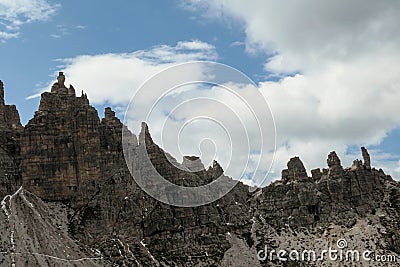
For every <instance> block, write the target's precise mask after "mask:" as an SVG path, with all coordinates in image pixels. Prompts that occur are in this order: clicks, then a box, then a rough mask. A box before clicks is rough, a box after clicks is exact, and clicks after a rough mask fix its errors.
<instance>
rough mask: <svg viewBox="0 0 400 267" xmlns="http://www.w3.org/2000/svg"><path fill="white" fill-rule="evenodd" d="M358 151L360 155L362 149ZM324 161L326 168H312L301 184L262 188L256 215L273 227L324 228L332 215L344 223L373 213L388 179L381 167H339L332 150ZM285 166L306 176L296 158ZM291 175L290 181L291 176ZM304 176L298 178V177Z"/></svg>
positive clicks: (377, 206)
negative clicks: (323, 170)
mask: <svg viewBox="0 0 400 267" xmlns="http://www.w3.org/2000/svg"><path fill="white" fill-rule="evenodd" d="M362 151H363V154H364V153H365V152H366V149H365V148H364V149H363V150H362ZM357 162H358V161H357ZM327 163H328V166H329V170H328V171H325V172H321V171H320V169H316V170H313V171H312V177H311V178H310V179H308V180H306V181H305V182H304V183H283V184H279V183H275V184H273V185H271V186H267V187H265V188H264V189H263V197H262V198H261V199H260V206H259V208H260V210H259V212H260V214H263V216H264V217H265V218H266V219H267V220H268V221H270V222H271V223H272V224H273V225H275V226H276V227H283V226H284V225H286V224H288V225H290V226H291V227H310V226H315V225H321V226H324V227H327V226H328V225H329V224H330V223H331V222H332V218H335V221H336V223H339V224H343V225H348V224H351V223H352V222H354V221H355V220H356V219H357V217H358V216H359V215H363V214H364V215H365V214H369V213H373V212H374V211H375V210H376V209H377V208H379V205H380V204H381V203H382V201H383V197H384V194H383V192H384V191H385V190H386V188H385V184H386V183H387V181H392V179H391V177H390V176H388V175H386V174H385V173H384V172H383V171H382V170H376V169H368V168H364V165H363V164H361V163H360V164H358V163H357V164H356V165H354V164H353V167H352V168H348V169H343V167H342V166H341V163H340V159H339V157H338V156H337V154H336V153H335V152H331V153H330V154H329V156H328V160H327ZM289 166H290V168H289V170H291V171H288V172H289V173H294V170H301V172H302V173H303V175H306V173H305V170H304V169H303V166H302V164H301V161H300V160H299V159H298V158H293V159H291V160H290V162H289V164H288V167H289ZM288 172H283V174H285V175H286V174H287V173H288ZM291 178H292V180H293V176H291ZM306 178H307V177H298V179H299V180H304V179H306ZM282 181H283V182H286V181H288V178H287V176H283V177H282ZM338 203H340V205H338Z"/></svg>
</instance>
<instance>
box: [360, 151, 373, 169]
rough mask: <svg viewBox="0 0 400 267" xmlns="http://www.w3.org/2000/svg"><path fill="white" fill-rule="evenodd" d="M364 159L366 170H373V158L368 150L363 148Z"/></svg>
mask: <svg viewBox="0 0 400 267" xmlns="http://www.w3.org/2000/svg"><path fill="white" fill-rule="evenodd" d="M361 152H362V157H363V159H364V165H365V167H366V168H368V169H370V168H371V157H370V156H369V153H368V150H367V149H366V148H365V147H361Z"/></svg>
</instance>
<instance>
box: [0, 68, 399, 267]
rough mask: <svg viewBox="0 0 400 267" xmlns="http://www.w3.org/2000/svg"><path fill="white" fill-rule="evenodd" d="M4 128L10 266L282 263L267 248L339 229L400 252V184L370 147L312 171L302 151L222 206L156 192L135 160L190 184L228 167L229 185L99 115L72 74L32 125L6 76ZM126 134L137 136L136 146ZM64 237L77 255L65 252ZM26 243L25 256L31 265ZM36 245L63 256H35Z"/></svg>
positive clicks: (4, 232) (0, 160)
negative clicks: (190, 204) (278, 173)
mask: <svg viewBox="0 0 400 267" xmlns="http://www.w3.org/2000/svg"><path fill="white" fill-rule="evenodd" d="M0 134H1V136H0V145H1V149H0V167H1V169H0V182H1V185H2V187H1V188H0V193H1V194H2V195H3V196H5V195H6V194H9V195H12V196H8V197H6V198H4V199H3V203H2V211H3V213H2V215H1V216H0V222H1V224H0V225H1V227H0V233H1V236H2V239H1V244H0V248H1V250H2V251H5V252H4V254H1V255H0V264H2V263H5V264H12V263H14V264H15V263H17V265H18V264H22V265H21V266H24V265H23V264H25V265H26V264H28V265H26V266H64V265H62V264H61V263H60V259H68V257H69V258H71V257H72V256H73V257H81V258H88V259H87V260H83V262H81V261H80V262H79V263H76V265H74V266H232V265H233V266H235V265H238V264H239V262H240V264H242V265H243V266H246V264H247V265H250V264H251V266H253V265H254V266H261V265H262V266H280V265H279V262H258V261H257V259H256V258H255V257H254V256H256V253H257V250H259V249H263V248H264V245H268V246H271V248H276V249H278V248H287V247H291V246H294V243H293V242H294V240H297V241H296V242H298V245H299V244H300V245H299V246H302V243H301V242H309V243H307V244H309V245H310V246H318V245H319V244H320V243H321V242H319V243H315V239H316V238H321V236H322V235H324V238H325V239H324V240H335V238H339V237H340V236H338V233H340V234H341V235H343V236H344V237H346V238H349V239H350V238H353V237H354V235H355V234H354V232H355V233H357V231H358V230H359V233H358V236H360V238H359V239H357V238H355V239H354V240H352V242H355V243H354V244H356V245H359V246H364V247H362V248H365V249H367V248H369V247H370V246H371V244H373V245H374V247H375V248H377V249H381V250H382V252H387V253H389V252H390V253H400V243H399V242H398V239H399V238H400V232H399V227H398V225H399V221H400V219H399V218H400V216H399V212H400V189H399V184H398V183H397V182H395V181H394V180H393V179H392V178H391V177H390V176H388V175H386V174H385V173H384V172H383V171H382V170H377V169H375V168H372V167H371V159H370V156H369V153H368V151H367V150H366V149H365V148H362V152H361V154H362V157H363V160H364V161H360V160H356V161H354V164H353V166H351V167H350V168H343V166H342V164H341V161H340V159H339V157H338V156H337V154H336V153H335V152H331V153H330V154H329V155H328V159H327V165H328V167H327V168H323V169H322V170H321V169H314V170H312V171H311V177H309V176H308V174H307V171H306V169H305V167H304V165H303V163H302V162H301V160H300V158H299V157H294V158H292V159H290V161H289V162H288V164H287V169H286V170H284V171H282V179H281V180H279V181H275V182H274V183H272V184H271V185H269V186H267V187H265V188H263V189H258V190H256V191H255V192H254V193H250V192H249V188H248V187H247V186H246V185H243V184H242V183H239V184H237V185H236V186H235V187H234V188H233V190H232V191H231V192H230V193H229V194H227V195H226V196H224V197H223V198H221V199H220V200H218V201H216V202H214V203H212V204H208V205H204V206H201V207H194V208H178V207H173V206H170V205H166V204H164V203H161V202H158V201H156V200H155V199H153V198H151V197H150V196H148V195H147V194H146V193H145V192H144V191H143V190H142V189H141V188H140V187H139V186H138V185H137V183H136V181H135V179H133V177H132V175H131V172H130V171H129V169H128V166H127V163H126V161H125V157H128V158H129V159H131V161H128V162H129V164H132V166H130V167H133V170H134V175H136V176H138V177H142V178H144V180H146V177H149V176H150V175H152V171H153V168H155V170H156V172H157V173H158V174H160V175H161V176H162V177H163V178H165V179H166V180H168V181H170V182H171V183H173V184H176V185H182V186H185V187H194V186H201V185H205V184H209V183H210V182H212V181H214V180H215V179H217V178H219V177H221V176H222V178H223V179H225V181H226V183H227V184H229V183H230V182H232V180H231V178H229V177H226V176H224V171H223V169H222V168H221V166H220V165H219V164H218V162H216V161H215V162H214V163H213V165H212V166H210V167H209V168H208V169H205V168H204V165H203V163H202V162H201V160H200V159H199V158H198V157H193V156H187V157H184V160H183V162H182V163H179V162H177V161H176V160H175V159H174V158H173V157H172V156H171V155H169V154H168V153H167V152H165V151H163V149H162V148H161V147H159V146H158V145H157V144H156V143H154V141H153V139H152V138H151V134H150V130H149V127H148V125H147V124H146V123H143V124H142V128H141V131H140V134H139V136H138V137H136V136H135V135H134V134H133V133H131V132H130V131H129V130H128V128H127V127H126V126H124V125H123V124H122V122H121V121H120V120H119V119H118V118H117V117H116V114H115V112H114V111H113V110H112V109H111V108H106V109H105V112H104V118H102V119H100V118H99V115H98V113H97V111H96V109H95V108H94V107H92V106H91V105H90V103H89V100H88V97H87V95H86V94H84V93H83V92H82V94H81V96H76V93H75V89H74V88H73V86H72V85H71V86H70V87H69V88H67V87H66V86H65V76H64V74H63V73H60V74H59V77H58V79H57V82H56V83H55V84H54V85H53V87H52V89H51V92H46V93H43V94H42V99H41V101H40V106H39V109H38V111H37V112H36V113H35V115H34V118H32V119H31V120H30V121H29V123H28V124H27V125H26V126H25V127H22V126H21V124H20V122H19V115H18V112H17V110H16V108H15V106H7V105H5V103H4V89H3V84H2V83H1V82H0ZM123 135H124V137H125V138H127V140H129V148H130V149H129V153H126V154H124V153H123V148H124V147H123V146H124V144H123V142H122V136H123ZM144 157H146V158H148V159H150V161H151V166H149V165H148V164H147V163H146V162H147V161H146V158H144ZM21 185H22V187H21V188H20V186H21ZM18 188H20V190H18V191H17V189H18ZM15 191H17V192H16V193H15V194H14V192H15ZM160 194H166V192H165V190H160ZM170 197H175V196H173V195H172V196H170ZM43 201H45V202H43ZM53 213H54V214H55V216H53V217H54V218H53V217H52V214H53ZM10 214H11V215H10ZM36 224H37V225H38V226H37V227H36V226H35V225H36ZM46 226H47V227H46ZM368 226H371V227H370V228H368ZM363 229H364V230H363ZM365 229H368V230H365ZM378 229H379V230H378ZM370 233H371V234H373V235H378V236H379V237H380V241H379V242H377V241H376V239H374V240H375V241H374V240H372V238H371V234H370ZM46 235H47V236H48V237H49V242H47V243H46V241H45V236H46ZM334 235H336V236H334ZM57 236H60V237H62V239H57ZM32 240H38V242H36V243H35V242H34V241H32ZM62 240H65V242H64V241H62ZM365 240H367V241H368V242H367V241H365ZM292 241H293V242H292ZM349 241H350V240H349ZM364 241H365V242H366V243H365V244H364V243H363V242H364ZM312 242H314V243H312ZM373 242H375V243H373ZM63 245H65V246H68V250H66V252H65V254H68V255H69V256H68V255H63V251H62V250H60V249H58V246H63ZM47 246H52V247H47ZM16 252H17V253H20V255H21V253H25V254H27V255H28V256H27V257H25V258H26V259H27V260H28V261H29V262H28V263H26V262H24V258H23V257H16ZM37 252H41V253H42V252H43V253H44V254H53V256H54V257H53V258H51V257H47V256H51V255H47V256H46V255H37V254H32V253H37ZM251 255H253V257H252V256H251ZM55 257H56V258H58V260H57V259H56V258H55ZM235 257H241V260H240V261H238V260H235ZM243 257H247V258H248V259H249V260H248V261H246V260H243ZM94 258H96V259H94ZM85 261H86V262H85ZM64 263H65V262H64ZM60 264H61V265H60ZM70 264H71V262H68V263H65V266H71V265H70ZM229 264H231V265H229ZM288 266H298V265H288Z"/></svg>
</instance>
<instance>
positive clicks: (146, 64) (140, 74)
mask: <svg viewBox="0 0 400 267" xmlns="http://www.w3.org/2000/svg"><path fill="white" fill-rule="evenodd" d="M216 59H217V54H216V51H215V47H214V46H212V45H210V44H207V43H204V42H201V41H197V40H193V41H187V42H179V43H178V44H177V45H176V46H168V45H160V46H156V47H153V48H152V49H150V50H140V51H135V52H132V53H122V54H112V53H110V54H100V55H81V56H78V57H75V58H68V59H59V60H58V61H60V63H61V66H60V69H61V70H63V71H64V72H65V75H66V76H67V82H69V83H71V84H73V85H74V87H75V88H77V89H79V90H84V91H85V93H87V94H88V96H89V97H90V100H91V102H92V103H93V104H104V103H110V104H115V105H119V104H123V105H126V104H128V102H129V100H130V97H131V96H132V95H133V94H134V92H135V90H137V89H138V88H139V87H140V85H141V84H142V83H143V82H144V81H146V80H147V79H148V78H150V77H151V76H152V75H154V74H156V73H158V72H160V71H161V70H163V69H165V68H167V67H169V66H171V65H173V64H176V63H181V62H187V61H196V60H216ZM50 88H51V83H49V84H48V86H46V88H44V89H40V93H38V94H35V95H33V96H29V97H28V99H31V98H35V97H39V96H40V94H41V93H42V92H43V91H49V90H50Z"/></svg>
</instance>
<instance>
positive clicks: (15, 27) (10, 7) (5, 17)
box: [0, 0, 59, 41]
mask: <svg viewBox="0 0 400 267" xmlns="http://www.w3.org/2000/svg"><path fill="white" fill-rule="evenodd" d="M58 8H59V5H58V4H52V3H49V2H48V1H46V0H0V25H1V28H0V40H2V41H4V40H7V39H10V38H16V37H18V35H19V29H20V27H21V25H23V24H26V23H32V22H35V21H46V20H48V19H49V18H50V17H51V16H52V15H54V14H55V13H56V12H57V10H58Z"/></svg>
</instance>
